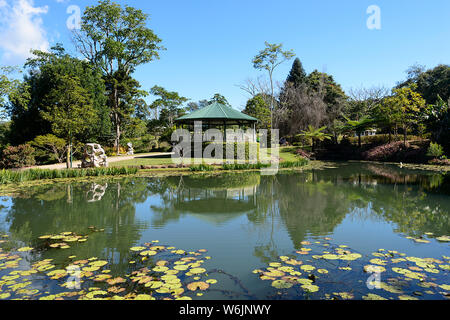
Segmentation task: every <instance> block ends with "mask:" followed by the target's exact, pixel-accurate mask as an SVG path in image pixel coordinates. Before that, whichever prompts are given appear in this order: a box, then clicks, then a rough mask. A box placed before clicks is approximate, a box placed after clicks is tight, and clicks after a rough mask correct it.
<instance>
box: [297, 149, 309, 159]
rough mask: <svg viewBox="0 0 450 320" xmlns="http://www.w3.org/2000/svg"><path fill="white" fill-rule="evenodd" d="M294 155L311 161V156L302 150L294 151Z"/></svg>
mask: <svg viewBox="0 0 450 320" xmlns="http://www.w3.org/2000/svg"><path fill="white" fill-rule="evenodd" d="M295 154H296V155H298V156H300V157H303V158H305V159H311V154H310V153H309V152H307V151H305V150H303V149H297V150H295Z"/></svg>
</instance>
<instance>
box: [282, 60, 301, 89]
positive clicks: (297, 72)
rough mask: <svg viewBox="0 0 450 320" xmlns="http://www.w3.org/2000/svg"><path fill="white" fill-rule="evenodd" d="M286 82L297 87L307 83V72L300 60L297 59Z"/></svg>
mask: <svg viewBox="0 0 450 320" xmlns="http://www.w3.org/2000/svg"><path fill="white" fill-rule="evenodd" d="M286 82H288V83H291V84H292V85H294V86H295V87H297V86H298V85H300V84H302V83H305V82H306V72H305V69H303V65H302V63H301V61H300V59H299V58H295V60H294V63H293V64H292V68H291V71H290V72H289V75H288V77H287V79H286Z"/></svg>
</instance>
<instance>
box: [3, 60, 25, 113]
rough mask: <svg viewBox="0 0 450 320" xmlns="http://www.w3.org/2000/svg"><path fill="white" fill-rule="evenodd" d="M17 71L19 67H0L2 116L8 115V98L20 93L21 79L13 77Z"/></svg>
mask: <svg viewBox="0 0 450 320" xmlns="http://www.w3.org/2000/svg"><path fill="white" fill-rule="evenodd" d="M15 71H18V68H17V67H9V66H8V67H0V118H6V117H7V115H8V114H7V110H8V106H7V104H8V98H9V96H11V95H14V94H18V93H19V91H20V89H21V86H22V83H21V81H20V80H17V79H14V78H13V77H12V74H13V73H14V72H15Z"/></svg>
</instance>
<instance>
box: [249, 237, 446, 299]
mask: <svg viewBox="0 0 450 320" xmlns="http://www.w3.org/2000/svg"><path fill="white" fill-rule="evenodd" d="M412 239H413V240H414V239H415V238H412ZM448 240H449V239H448V237H446V236H443V237H439V241H448ZM416 242H418V243H424V244H425V243H428V241H416ZM301 244H302V246H303V247H302V248H300V250H297V251H296V252H295V253H293V254H292V255H287V256H280V257H279V261H274V262H271V263H269V265H268V266H267V267H266V268H264V269H256V270H253V273H254V274H257V275H258V276H259V278H260V279H261V280H264V281H269V282H270V284H271V286H272V287H273V288H274V290H275V294H274V295H273V297H277V298H285V299H287V298H291V299H299V298H314V299H332V300H347V299H364V300H387V299H400V300H419V299H445V298H447V299H448V298H449V297H450V285H449V284H448V283H449V282H448V280H449V278H448V271H449V270H450V261H449V260H450V257H448V256H442V258H440V259H436V258H420V257H410V256H407V255H406V254H405V253H401V252H398V251H395V250H385V249H379V250H378V251H376V252H373V253H371V254H370V255H362V254H360V253H357V252H354V251H353V250H351V249H350V248H349V247H348V246H346V245H336V244H333V243H331V238H324V239H315V240H312V241H303V242H302V243H301Z"/></svg>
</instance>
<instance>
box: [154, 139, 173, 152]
mask: <svg viewBox="0 0 450 320" xmlns="http://www.w3.org/2000/svg"><path fill="white" fill-rule="evenodd" d="M157 150H159V151H161V152H169V151H170V150H172V146H171V145H170V143H168V142H166V141H163V142H161V143H160V144H159V147H158V149H157Z"/></svg>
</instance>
